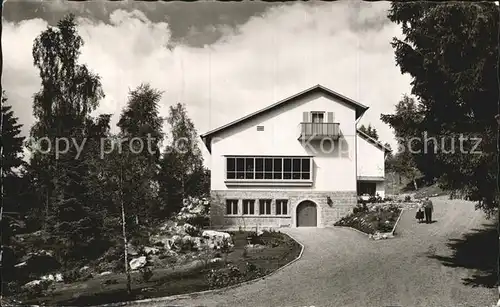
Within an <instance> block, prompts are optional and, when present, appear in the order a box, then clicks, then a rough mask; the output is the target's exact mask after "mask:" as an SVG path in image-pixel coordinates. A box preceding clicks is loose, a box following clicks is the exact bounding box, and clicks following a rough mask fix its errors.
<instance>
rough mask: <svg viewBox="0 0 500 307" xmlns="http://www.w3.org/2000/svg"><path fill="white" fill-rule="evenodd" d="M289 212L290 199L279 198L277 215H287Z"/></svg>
mask: <svg viewBox="0 0 500 307" xmlns="http://www.w3.org/2000/svg"><path fill="white" fill-rule="evenodd" d="M287 214H288V200H286V199H277V200H276V215H287Z"/></svg>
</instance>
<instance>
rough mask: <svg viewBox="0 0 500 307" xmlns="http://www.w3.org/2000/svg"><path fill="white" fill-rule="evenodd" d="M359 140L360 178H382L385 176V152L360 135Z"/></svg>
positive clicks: (358, 168)
mask: <svg viewBox="0 0 500 307" xmlns="http://www.w3.org/2000/svg"><path fill="white" fill-rule="evenodd" d="M356 139H357V145H358V148H357V152H358V163H357V170H358V177H381V178H384V176H385V169H384V161H385V150H384V149H383V148H381V147H380V146H376V145H375V144H374V143H373V142H369V141H368V140H367V139H366V137H363V136H361V135H360V134H359V133H358V135H357V136H356Z"/></svg>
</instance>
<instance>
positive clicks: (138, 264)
mask: <svg viewBox="0 0 500 307" xmlns="http://www.w3.org/2000/svg"><path fill="white" fill-rule="evenodd" d="M146 262H147V260H146V256H141V257H139V258H135V259H132V260H131V261H130V263H129V264H130V269H131V270H137V269H140V268H142V267H144V266H145V265H146Z"/></svg>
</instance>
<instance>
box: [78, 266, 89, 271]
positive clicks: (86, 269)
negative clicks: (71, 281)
mask: <svg viewBox="0 0 500 307" xmlns="http://www.w3.org/2000/svg"><path fill="white" fill-rule="evenodd" d="M88 270H90V267H89V266H88V265H86V266H83V267H81V268H80V270H79V271H80V272H85V271H88Z"/></svg>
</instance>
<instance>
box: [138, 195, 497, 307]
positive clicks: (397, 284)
mask: <svg viewBox="0 0 500 307" xmlns="http://www.w3.org/2000/svg"><path fill="white" fill-rule="evenodd" d="M434 203H435V214H434V215H435V216H434V219H436V220H437V222H436V223H434V224H430V225H426V224H417V223H416V222H415V220H414V216H415V212H414V211H413V210H412V211H407V212H406V213H405V214H403V217H402V218H401V221H400V224H399V226H398V229H397V233H398V236H397V237H396V238H395V239H392V240H385V241H370V240H368V239H367V238H366V237H365V236H364V235H362V234H360V233H358V232H355V231H352V230H349V229H340V228H339V229H337V228H326V229H317V228H299V229H288V230H287V231H286V232H288V233H289V234H291V235H292V236H293V237H295V238H296V239H297V240H299V241H300V242H301V243H303V244H304V245H305V251H304V254H303V256H302V259H301V260H299V261H297V262H295V263H294V264H292V265H290V266H288V267H287V268H285V269H284V270H282V271H280V272H278V273H276V274H274V275H272V276H270V277H268V278H266V279H265V280H261V281H258V282H255V283H252V284H249V285H245V286H242V287H238V288H234V289H230V290H227V291H225V292H223V293H219V294H204V295H200V296H197V297H195V298H191V299H182V300H173V301H164V302H161V303H151V304H148V306H249V307H250V306H252V307H264V306H297V307H298V306H316V307H319V306H325V307H326V306H328V307H333V306H355V307H361V306H370V307H371V306H440V307H441V306H454V307H455V306H491V305H492V303H494V302H496V291H495V289H488V288H482V287H476V288H473V287H471V286H466V285H464V284H463V279H464V278H467V277H468V276H471V275H472V273H473V272H471V271H470V270H466V269H463V268H460V267H449V266H444V265H443V264H442V262H441V261H440V260H437V259H435V258H432V257H429V256H431V255H439V256H450V254H451V251H450V249H449V248H448V247H447V243H449V239H452V238H457V239H458V238H460V237H461V236H462V235H463V234H465V233H467V232H470V231H472V230H473V229H475V228H477V227H481V225H483V224H484V223H485V220H484V217H483V215H482V213H481V212H476V211H475V210H474V205H473V204H472V203H469V202H465V201H448V200H446V199H445V198H441V199H436V200H434ZM497 251H498V248H496V249H495V248H492V249H491V253H496V252H497ZM142 306H144V305H142Z"/></svg>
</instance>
